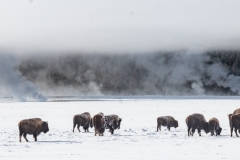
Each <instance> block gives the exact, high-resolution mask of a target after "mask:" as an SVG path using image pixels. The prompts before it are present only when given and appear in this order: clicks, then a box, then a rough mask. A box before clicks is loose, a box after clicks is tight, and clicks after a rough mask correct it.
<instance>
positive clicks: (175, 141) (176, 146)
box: [0, 99, 240, 159]
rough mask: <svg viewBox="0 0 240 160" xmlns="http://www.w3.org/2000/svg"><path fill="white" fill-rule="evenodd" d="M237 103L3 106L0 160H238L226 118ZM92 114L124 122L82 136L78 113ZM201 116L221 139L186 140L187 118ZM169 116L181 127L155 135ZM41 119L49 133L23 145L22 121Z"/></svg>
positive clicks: (194, 101)
mask: <svg viewBox="0 0 240 160" xmlns="http://www.w3.org/2000/svg"><path fill="white" fill-rule="evenodd" d="M239 102H240V100H237V99H208V100H206V99H184V100H183V99H173V100H171V99H167V100H140V99H137V100H115V101H77V102H13V103H4V102H2V103H0V159H2V158H5V159H19V158H28V159H33V158H34V159H42V158H45V159H56V158H58V159H68V158H74V159H77V158H81V159H96V158H98V159H109V158H113V159H176V158H178V159H179V158H180V159H193V158H194V159H203V158H204V159H205V158H208V159H210V158H211V159H235V158H238V157H239V156H238V154H237V152H238V150H237V148H238V143H239V142H240V139H239V138H237V137H236V136H235V133H234V137H230V128H229V122H228V117H227V115H228V114H229V113H232V112H233V111H234V110H235V109H237V108H238V104H239ZM86 111H88V112H89V113H90V114H91V116H94V115H95V114H97V113H99V112H103V113H104V114H105V115H108V114H117V115H119V117H121V118H122V119H123V120H122V123H121V128H120V130H115V132H114V133H115V134H114V135H111V134H110V132H108V130H106V131H105V134H104V136H103V137H99V136H94V130H93V128H90V129H89V131H90V132H89V133H84V131H83V129H82V127H81V128H80V130H81V131H82V132H81V133H79V132H78V131H77V128H75V132H72V128H73V123H72V121H73V120H72V119H73V116H74V115H75V114H80V113H83V112H86ZM193 113H201V114H203V115H204V116H205V119H206V120H207V121H208V120H209V119H210V118H212V117H216V118H218V120H219V122H220V126H221V127H222V128H223V130H222V133H221V136H219V137H216V136H210V133H208V134H207V135H206V134H205V133H204V131H202V136H201V137H199V136H198V134H197V133H196V132H195V134H194V136H193V137H188V136H187V126H186V123H185V118H186V117H187V116H188V115H190V114H193ZM166 115H171V116H173V117H174V118H175V119H176V120H178V123H179V127H178V128H176V129H175V128H171V131H170V132H169V131H168V130H167V128H166V127H162V131H160V132H156V130H157V117H159V116H166ZM35 117H39V118H41V119H42V120H44V121H48V123H49V129H50V131H49V132H48V133H46V134H44V133H41V134H40V135H39V136H38V142H34V139H33V136H32V135H27V138H28V140H29V141H30V142H29V143H27V142H26V141H25V139H24V138H23V137H22V142H21V143H19V136H18V122H19V121H20V120H22V119H28V118H35Z"/></svg>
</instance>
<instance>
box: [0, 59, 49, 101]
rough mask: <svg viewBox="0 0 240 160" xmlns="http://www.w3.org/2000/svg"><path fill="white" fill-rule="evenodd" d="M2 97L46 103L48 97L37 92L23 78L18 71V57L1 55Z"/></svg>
mask: <svg viewBox="0 0 240 160" xmlns="http://www.w3.org/2000/svg"><path fill="white" fill-rule="evenodd" d="M0 55H1V59H0V75H1V77H0V96H1V97H2V96H4V97H12V98H14V99H17V100H20V101H29V100H37V101H46V97H44V96H43V95H41V94H39V93H38V92H37V89H36V87H35V86H34V84H32V83H31V82H29V81H27V80H26V78H25V77H22V76H21V74H20V73H19V71H18V70H17V65H18V64H17V61H16V59H15V58H16V57H15V56H13V55H8V54H0Z"/></svg>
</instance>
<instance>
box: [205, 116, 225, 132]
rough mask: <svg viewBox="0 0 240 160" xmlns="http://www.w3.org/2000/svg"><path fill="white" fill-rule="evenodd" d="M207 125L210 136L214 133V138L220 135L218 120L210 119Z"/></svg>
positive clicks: (220, 129)
mask: <svg viewBox="0 0 240 160" xmlns="http://www.w3.org/2000/svg"><path fill="white" fill-rule="evenodd" d="M208 123H209V130H210V131H211V136H213V135H214V132H215V133H216V136H217V135H220V133H221V131H222V128H221V127H220V124H219V121H218V119H217V118H211V119H210V120H209V122H208Z"/></svg>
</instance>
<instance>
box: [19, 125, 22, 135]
mask: <svg viewBox="0 0 240 160" xmlns="http://www.w3.org/2000/svg"><path fill="white" fill-rule="evenodd" d="M18 130H19V134H21V133H22V128H21V125H20V123H18Z"/></svg>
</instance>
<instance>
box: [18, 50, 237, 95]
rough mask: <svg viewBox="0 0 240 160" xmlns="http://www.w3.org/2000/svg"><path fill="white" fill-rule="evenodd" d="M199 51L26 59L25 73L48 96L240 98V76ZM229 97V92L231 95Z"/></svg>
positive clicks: (23, 69)
mask: <svg viewBox="0 0 240 160" xmlns="http://www.w3.org/2000/svg"><path fill="white" fill-rule="evenodd" d="M193 53H194V52H190V51H188V52H175V53H170V52H169V53H152V54H120V55H108V54H106V55H104V54H103V55H99V54H97V55H93V54H92V55H86V54H76V55H67V54H65V55H58V56H56V55H55V56H52V57H51V56H50V57H48V56H47V57H41V58H40V57H38V58H36V57H35V56H33V57H32V58H29V57H28V58H26V59H24V60H23V62H22V63H21V65H20V71H21V73H22V74H23V76H26V77H27V78H28V79H29V80H30V81H32V82H33V83H34V84H35V85H37V86H38V87H39V88H41V92H42V93H44V94H46V95H205V94H211V95H214V94H217V95H219V94H223V92H222V91H214V88H213V86H217V87H218V88H219V87H220V88H221V87H222V88H225V91H227V90H228V91H227V92H229V91H231V93H235V94H239V91H240V83H239V82H240V77H239V76H236V75H234V74H231V72H230V71H229V70H228V69H227V68H226V67H224V65H223V64H221V63H220V62H218V61H212V60H211V56H210V55H208V54H206V53H205V52H202V53H194V54H193ZM225 94H226V93H225Z"/></svg>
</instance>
